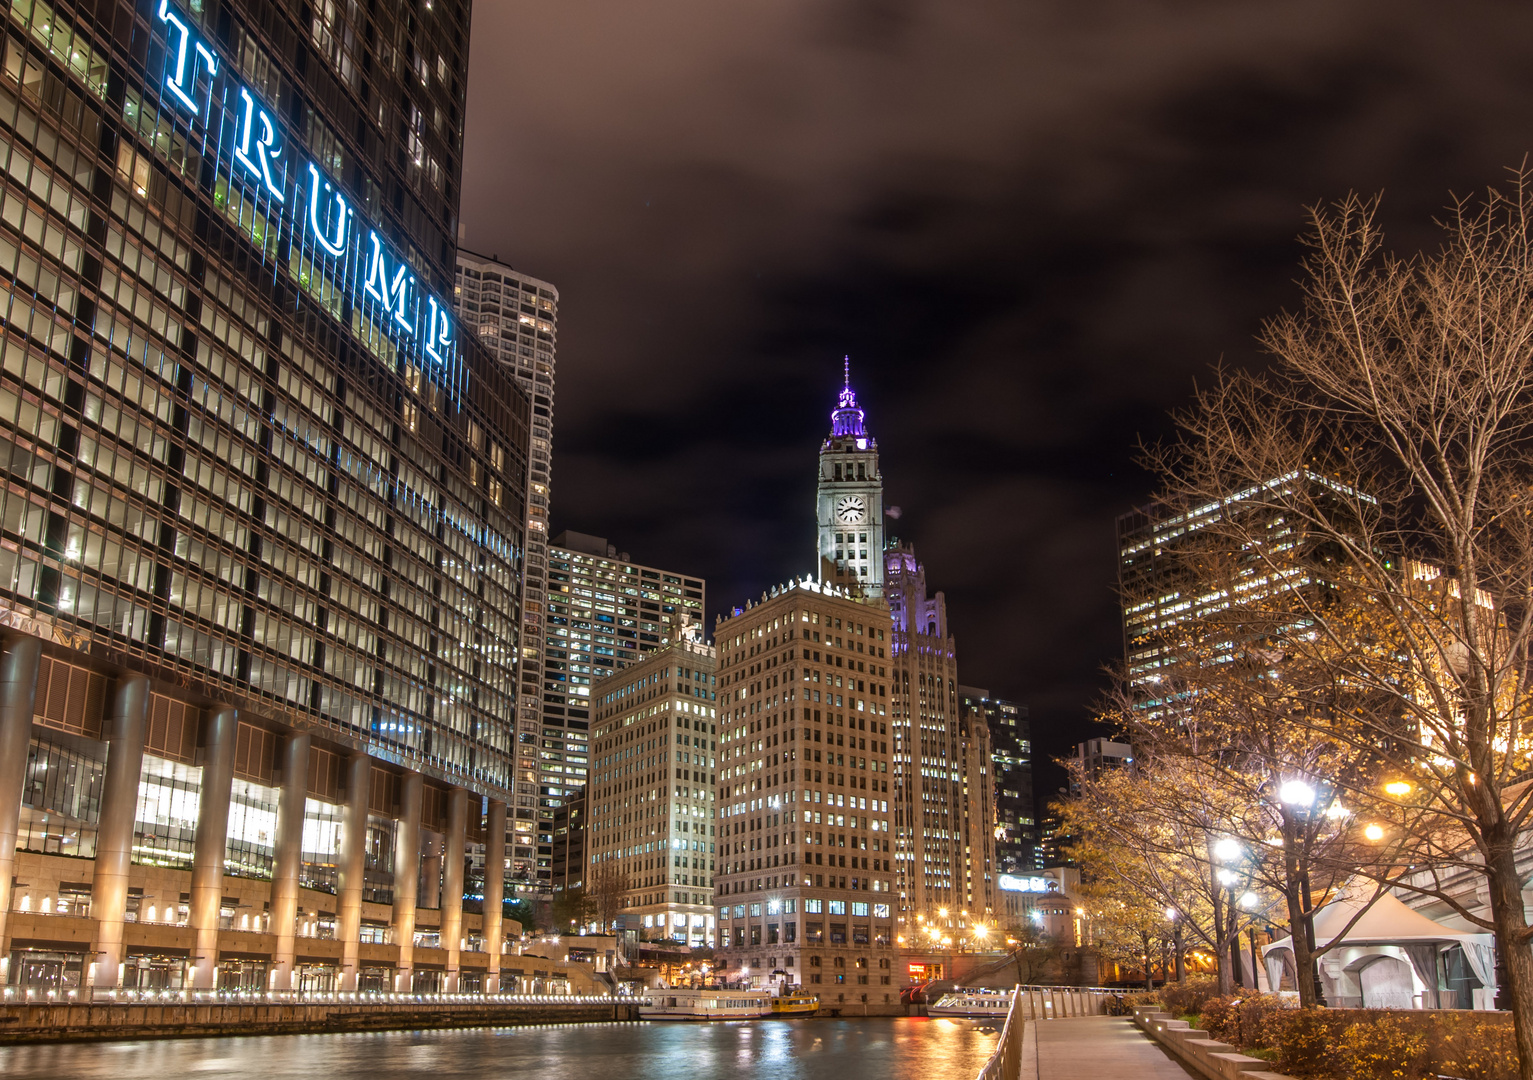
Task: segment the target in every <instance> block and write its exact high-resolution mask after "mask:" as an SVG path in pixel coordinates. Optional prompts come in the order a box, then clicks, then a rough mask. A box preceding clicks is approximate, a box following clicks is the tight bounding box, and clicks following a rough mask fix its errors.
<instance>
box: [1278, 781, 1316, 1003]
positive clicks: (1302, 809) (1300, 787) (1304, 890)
mask: <svg viewBox="0 0 1533 1080" xmlns="http://www.w3.org/2000/svg"><path fill="white" fill-rule="evenodd" d="M1316 797H1317V795H1316V792H1315V789H1314V787H1313V786H1312V785H1310V784H1309V783H1307V782H1306V781H1304V780H1287V781H1285V782H1284V783H1283V786H1282V787H1280V788H1279V789H1278V798H1279V799H1281V800H1282V801H1283V802H1284V803H1285V804H1286V805H1288V806H1290V807H1292V808H1293V810H1294V812H1295V813H1297V814H1299V815H1301V816H1308V814H1309V811H1310V810H1311V809H1312V808H1313V807H1314V805H1315V799H1316ZM1287 839H1288V841H1291V840H1292V838H1291V837H1290V838H1287ZM1299 888H1300V900H1301V901H1302V902H1303V904H1304V925H1303V927H1299V928H1295V933H1297V932H1298V930H1300V929H1302V930H1303V932H1304V941H1305V944H1306V945H1307V946H1308V947H1309V955H1310V963H1309V967H1310V970H1309V972H1308V973H1307V974H1308V977H1309V980H1310V986H1311V987H1313V989H1314V991H1315V1000H1316V1001H1317V1002H1318V1003H1319V1004H1321V1005H1324V1004H1325V994H1324V991H1323V990H1322V989H1321V984H1320V962H1319V961H1318V960H1316V959H1315V911H1314V903H1313V902H1312V901H1311V899H1310V891H1309V867H1307V866H1306V867H1304V868H1303V869H1302V870H1301V871H1300V872H1299Z"/></svg>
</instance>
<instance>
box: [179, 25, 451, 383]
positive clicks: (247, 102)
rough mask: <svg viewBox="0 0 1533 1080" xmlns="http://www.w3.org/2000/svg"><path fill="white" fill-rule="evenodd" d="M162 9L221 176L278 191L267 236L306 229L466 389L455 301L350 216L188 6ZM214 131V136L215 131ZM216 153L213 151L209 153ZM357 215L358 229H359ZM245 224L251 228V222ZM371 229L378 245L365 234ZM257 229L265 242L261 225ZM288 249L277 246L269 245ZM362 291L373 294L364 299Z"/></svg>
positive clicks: (188, 100) (339, 269) (339, 272)
mask: <svg viewBox="0 0 1533 1080" xmlns="http://www.w3.org/2000/svg"><path fill="white" fill-rule="evenodd" d="M157 11H158V14H159V18H160V21H161V22H162V23H164V25H165V28H166V30H165V33H166V42H167V47H166V60H165V86H166V88H167V89H169V90H170V93H171V95H172V97H174V99H175V100H176V101H178V102H179V103H180V104H181V105H182V106H184V107H185V108H186V110H187V111H188V112H190V113H191V114H192V115H191V116H190V117H189V118H188V119H189V121H190V123H191V126H192V128H193V134H194V136H195V135H200V136H201V137H202V138H203V141H204V142H205V143H206V142H216V143H217V144H218V150H217V155H216V160H217V162H218V165H219V169H220V173H221V174H222V171H223V170H224V168H225V167H226V166H227V170H228V175H227V177H223V176H222V175H221V176H220V182H223V180H224V179H227V180H228V182H230V183H233V182H235V181H237V180H239V181H243V180H244V179H245V177H247V176H248V177H249V178H251V180H252V181H253V184H259V185H260V186H261V187H264V188H265V189H266V190H267V192H269V193H270V196H271V205H269V206H268V207H267V208H266V212H267V213H268V214H270V215H271V219H270V220H269V221H268V225H270V226H273V227H274V228H273V231H272V232H270V233H269V234H268V235H269V236H271V237H273V238H275V237H277V236H278V235H280V234H279V233H278V232H276V231H275V227H280V226H281V225H291V227H292V229H293V231H292V233H290V234H289V235H290V236H291V237H292V241H291V242H292V243H293V244H302V245H303V246H304V249H305V250H311V249H308V247H307V245H308V243H309V240H308V238H307V237H305V236H303V235H301V234H303V233H304V232H307V233H308V234H309V236H311V237H312V238H313V245H314V247H316V248H318V249H319V250H321V251H323V252H324V253H325V255H327V256H328V257H329V258H331V259H335V260H337V262H336V263H335V264H334V265H332V266H330V267H327V268H326V269H325V270H324V277H325V279H326V280H328V281H332V282H333V284H334V286H335V287H336V289H338V290H339V291H340V292H342V293H345V294H347V295H349V296H350V297H351V298H352V299H353V300H355V301H356V302H357V304H358V308H359V311H360V313H362V317H363V318H365V319H366V320H368V321H369V322H370V323H371V324H373V325H374V326H376V327H377V329H378V330H380V331H383V332H384V333H386V334H388V335H389V336H390V337H392V338H393V339H394V344H395V345H396V346H397V347H398V348H399V350H400V352H401V354H402V356H404V357H406V358H408V359H409V361H410V362H412V363H415V364H418V365H419V366H421V367H423V368H424V367H434V369H435V371H434V373H433V378H434V379H435V380H436V381H438V382H440V384H441V385H442V386H443V387H445V388H447V389H448V391H449V392H450V393H453V394H460V393H462V388H463V386H464V380H465V379H466V378H467V372H465V371H464V369H463V367H462V364H461V358H460V357H458V356H457V355H456V354H457V343H456V340H455V338H454V326H455V321H454V319H453V317H452V312H451V308H449V307H448V306H447V304H446V303H445V302H444V301H443V300H442V299H441V298H440V297H438V296H435V295H433V294H432V293H431V292H430V291H429V290H426V291H425V294H424V296H417V295H416V290H417V288H418V286H417V284H416V279H415V273H414V269H413V268H412V267H411V266H410V264H409V262H408V261H407V260H406V259H404V258H400V257H399V256H398V255H396V254H395V253H394V251H393V250H392V249H390V248H389V246H388V244H387V243H386V242H385V241H384V240H383V238H382V237H381V236H380V235H379V234H378V233H377V232H376V231H375V230H372V229H369V228H368V227H367V222H366V220H365V218H363V219H362V220H358V221H355V222H354V221H353V220H352V219H353V217H354V216H355V210H354V209H353V208H352V206H351V204H350V202H349V201H348V200H347V198H346V196H345V195H343V194H342V193H341V190H340V187H339V185H337V184H333V183H331V181H330V180H329V178H328V177H327V176H326V175H325V174H324V173H323V172H321V170H320V169H319V167H318V165H317V164H316V163H315V162H314V161H312V160H308V159H306V158H304V157H296V156H294V154H292V153H287V152H285V151H287V149H288V148H287V145H286V139H287V135H288V134H289V133H288V131H287V130H286V129H285V128H284V127H283V125H282V123H281V121H280V119H279V115H280V114H277V113H273V112H272V111H270V110H268V109H267V108H266V107H265V105H264V104H263V102H262V101H261V100H260V99H259V98H258V97H256V96H255V94H254V93H253V92H252V91H251V90H250V89H249V88H248V87H246V86H244V85H242V84H241V83H240V82H239V80H238V77H237V75H235V74H234V73H222V74H221V73H220V67H219V60H218V57H217V56H216V55H214V54H213V52H211V51H210V50H209V48H208V46H207V45H205V44H204V43H203V42H202V41H201V40H200V39H199V37H198V36H197V35H198V30H197V27H196V24H195V23H194V22H193V21H192V20H191V19H189V18H188V17H186V16H184V15H182V14H180V13H179V12H178V11H177V10H176V8H174V7H173V6H172V5H171V2H170V0H159V5H158V8H157ZM199 77H201V78H205V79H206V85H207V91H206V94H205V95H204V94H203V92H202V90H201V89H200V88H199V86H198V82H197V80H198V78H199ZM165 100H166V101H169V100H170V98H166V99H165ZM226 110H228V111H230V112H232V113H233V121H234V124H233V128H232V131H231V129H230V128H229V127H227V126H225V125H224V123H223V121H222V117H223V116H224V115H225V111H226ZM215 116H216V117H218V118H219V121H218V123H217V125H216V126H217V130H216V132H212V133H209V132H207V131H206V130H201V131H199V130H198V129H199V126H204V127H205V126H206V125H208V124H209V123H210V122H211V119H212V118H213V117H215ZM210 134H211V135H212V136H213V138H212V139H209V138H208V136H209V135H210ZM231 135H232V137H230V136H231ZM209 157H210V158H211V157H214V155H213V154H211V153H210V154H209ZM289 160H292V161H293V162H294V164H293V169H292V170H291V171H292V173H293V204H294V205H293V208H292V213H293V216H292V219H291V221H290V220H289V219H288V217H287V213H286V206H287V179H288V173H289V170H288V167H287V163H288V161H289ZM299 163H302V164H303V165H306V166H307V167H308V170H309V191H308V198H309V205H308V207H307V213H308V221H307V222H306V223H305V222H303V221H302V220H301V219H300V218H299V215H300V214H301V213H303V212H304V210H303V208H302V207H301V206H299V204H300V203H301V202H302V201H303V197H304V192H303V180H302V178H301V177H300V176H299ZM220 205H223V206H224V209H225V210H226V212H227V211H231V210H232V207H230V206H228V205H226V204H225V203H224V202H223V201H222V200H221V201H220ZM241 209H243V207H242V208H241ZM241 220H242V222H243V221H244V219H241ZM354 224H355V225H356V226H357V227H356V228H352V226H353V225H354ZM244 228H245V231H247V232H250V226H249V225H248V224H246V225H245V226H244ZM364 234H366V236H367V239H368V245H370V248H369V247H368V246H367V245H364V244H363V243H362V236H363V235H364ZM251 235H254V236H256V239H257V240H258V241H261V242H262V243H263V245H264V243H265V241H264V240H263V239H262V237H261V236H260V235H259V234H256V233H251ZM280 250H281V249H280V247H279V248H276V249H274V251H272V252H271V254H274V255H275V254H276V251H280ZM263 257H264V254H263ZM276 257H277V258H281V257H282V256H281V255H276ZM290 265H291V264H290ZM293 271H294V273H296V274H298V275H299V277H300V281H301V284H303V285H305V286H310V287H312V286H311V279H310V278H309V277H308V276H307V273H306V272H305V271H303V270H302V269H301V268H299V267H296V266H294V267H293ZM363 294H365V295H366V296H367V297H369V298H371V300H372V301H373V302H372V303H369V302H368V301H367V300H365V299H364V296H363ZM327 303H328V300H327ZM380 355H381V353H380Z"/></svg>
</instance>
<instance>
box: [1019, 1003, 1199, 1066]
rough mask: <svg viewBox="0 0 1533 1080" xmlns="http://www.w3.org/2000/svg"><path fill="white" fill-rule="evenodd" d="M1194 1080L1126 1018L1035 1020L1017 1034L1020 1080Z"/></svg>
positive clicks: (1090, 1017) (1080, 1017)
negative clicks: (1020, 1048)
mask: <svg viewBox="0 0 1533 1080" xmlns="http://www.w3.org/2000/svg"><path fill="white" fill-rule="evenodd" d="M1194 1075H1196V1074H1194V1073H1191V1072H1188V1071H1187V1070H1186V1069H1184V1068H1183V1067H1182V1066H1181V1064H1180V1063H1179V1062H1177V1061H1176V1060H1175V1059H1173V1058H1171V1057H1169V1056H1168V1055H1167V1054H1166V1052H1165V1051H1163V1050H1162V1049H1161V1048H1160V1047H1159V1046H1157V1045H1156V1044H1155V1043H1153V1042H1151V1041H1150V1040H1149V1038H1147V1037H1146V1036H1145V1035H1144V1034H1142V1033H1141V1032H1140V1030H1139V1029H1138V1028H1136V1027H1135V1026H1134V1022H1133V1020H1132V1019H1130V1018H1128V1017H1122V1016H1077V1017H1069V1018H1066V1019H1063V1020H1039V1021H1035V1022H1031V1023H1029V1024H1028V1025H1027V1027H1026V1028H1025V1029H1024V1031H1023V1033H1022V1075H1021V1080H1187V1078H1188V1077H1189V1076H1194Z"/></svg>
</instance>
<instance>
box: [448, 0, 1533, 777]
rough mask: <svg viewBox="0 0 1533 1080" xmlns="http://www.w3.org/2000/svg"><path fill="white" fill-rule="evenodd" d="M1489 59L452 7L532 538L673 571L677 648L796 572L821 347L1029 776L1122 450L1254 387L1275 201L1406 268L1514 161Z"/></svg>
mask: <svg viewBox="0 0 1533 1080" xmlns="http://www.w3.org/2000/svg"><path fill="white" fill-rule="evenodd" d="M1530 43H1533V10H1530V9H1528V8H1527V7H1526V6H1525V5H1520V4H1513V3H1504V4H1491V3H1483V4H1482V3H1454V4H1443V3H1408V2H1406V3H1402V2H1393V0H1392V2H1384V3H1347V2H1338V0H1325V2H1278V0H1263V2H1260V3H1250V2H1218V3H1203V2H1196V0H1182V2H1160V3H1157V2H1152V0H1119V2H1097V0H1068V2H1053V3H1031V2H1018V0H1011V2H999V0H978V2H975V0H816V2H803V0H768V2H764V0H727V2H720V0H650V2H648V3H636V4H622V3H619V4H614V3H610V2H594V0H563V2H560V3H553V4H550V3H539V4H532V3H528V2H525V0H480V2H479V3H478V4H477V5H476V9H475V12H474V25H473V48H472V58H471V64H470V73H469V107H468V118H467V127H466V135H465V141H466V160H465V170H464V185H463V187H464V191H463V211H462V216H463V221H464V224H465V226H466V230H467V235H466V246H468V247H470V248H472V249H474V250H476V251H480V252H483V253H485V254H495V255H498V257H499V258H500V259H501V260H502V261H505V262H508V263H510V264H511V265H513V266H515V267H516V268H517V269H518V270H522V271H524V272H526V273H530V274H533V275H535V276H537V277H541V278H544V279H546V280H548V281H551V282H553V283H554V284H555V285H556V286H557V287H558V288H559V291H560V311H559V344H558V373H557V387H556V405H555V412H554V424H555V429H554V432H555V435H554V471H553V521H554V529H555V531H558V530H559V529H564V528H573V529H578V530H580V531H583V532H589V533H595V534H598V535H603V536H606V537H608V538H609V539H610V540H611V541H612V542H613V543H615V544H617V545H618V547H619V548H620V549H621V550H624V551H628V552H630V553H631V554H632V557H633V558H634V560H635V561H639V562H644V563H648V564H650V565H658V566H663V567H667V568H673V569H677V570H683V571H686V572H688V573H694V574H702V575H704V576H705V577H706V578H707V580H708V595H709V600H710V607H711V608H712V611H710V613H709V619H710V624H711V620H712V616H713V614H715V613H717V612H719V611H721V610H724V609H726V608H727V607H729V606H730V605H732V604H735V603H738V602H742V601H744V600H745V599H747V598H752V597H758V596H759V595H760V594H761V592H762V590H763V589H765V588H767V587H768V586H770V585H771V584H772V583H774V582H780V581H782V580H785V579H786V578H788V577H789V576H791V575H794V574H802V573H805V572H808V571H810V570H811V569H812V567H813V565H814V561H813V557H814V547H813V545H814V503H813V496H814V478H815V458H816V453H817V451H818V449H819V445H820V440H821V439H822V438H823V437H824V436H825V434H826V433H827V432H828V430H829V423H830V421H829V412H830V409H831V406H832V404H833V400H834V394H835V391H836V389H837V387H838V385H839V382H840V376H841V357H842V355H843V354H850V355H851V358H852V371H853V382H854V385H855V386H856V388H857V390H858V393H859V396H860V398H861V400H862V403H863V405H864V406H865V407H866V409H867V413H868V426H869V428H870V430H871V432H872V434H873V435H874V436H875V437H876V438H877V439H878V443H879V449H880V451H881V457H882V466H883V472H884V484H885V502H886V504H890V505H895V506H898V507H900V508H901V509H902V510H903V516H902V517H901V518H900V520H899V521H898V522H895V523H893V525H892V531H893V532H894V533H895V534H896V535H898V536H899V537H901V538H902V539H908V540H910V541H913V542H914V544H915V545H916V550H917V553H918V555H919V556H920V557H921V559H922V560H923V562H925V564H926V567H927V571H928V580H929V582H930V584H931V586H932V587H933V588H935V589H941V590H944V591H945V592H946V594H947V600H948V610H949V614H950V618H951V624H952V627H953V630H954V633H955V635H956V637H957V641H958V650H959V652H958V656H959V673H960V678H961V679H962V680H963V681H964V682H965V683H967V684H970V685H977V686H984V687H988V688H989V689H990V690H991V691H992V692H993V693H995V694H997V695H1000V696H1004V697H1009V698H1012V699H1014V700H1017V701H1020V702H1023V703H1025V704H1027V705H1029V706H1030V707H1031V709H1032V714H1033V717H1034V729H1035V735H1036V740H1037V742H1038V745H1039V748H1040V750H1041V752H1042V753H1044V754H1045V755H1058V754H1062V753H1065V752H1066V751H1067V749H1068V747H1069V746H1070V745H1072V744H1073V743H1074V742H1075V741H1076V740H1078V739H1079V738H1083V737H1086V736H1087V735H1088V734H1090V733H1091V729H1090V727H1089V724H1088V723H1087V718H1088V715H1089V713H1088V710H1089V707H1090V705H1091V703H1092V701H1093V699H1094V697H1095V696H1096V694H1097V693H1098V692H1099V691H1100V690H1101V688H1102V687H1103V685H1104V678H1103V675H1102V667H1103V665H1104V664H1107V663H1109V662H1111V661H1113V660H1115V659H1117V658H1119V657H1120V656H1121V653H1122V636H1121V630H1120V623H1119V618H1118V613H1117V608H1116V602H1115V596H1114V583H1115V580H1116V569H1115V560H1114V548H1113V528H1114V519H1115V517H1116V516H1117V515H1118V514H1119V513H1121V512H1123V511H1125V510H1128V509H1130V508H1131V507H1132V506H1134V505H1135V504H1137V503H1140V502H1143V501H1144V500H1145V499H1146V497H1147V496H1148V495H1149V494H1150V493H1151V491H1152V490H1153V482H1152V480H1151V478H1149V477H1147V476H1146V475H1144V474H1143V473H1142V472H1141V471H1140V470H1138V469H1137V468H1136V467H1135V465H1134V456H1135V446H1136V443H1137V442H1138V440H1140V439H1141V438H1143V439H1147V440H1155V439H1158V438H1161V437H1163V436H1164V435H1165V434H1166V433H1167V432H1168V430H1169V422H1168V419H1167V411H1168V410H1169V409H1171V408H1174V407H1176V406H1178V405H1181V404H1183V403H1185V401H1186V400H1187V396H1188V394H1189V392H1190V390H1191V389H1192V387H1193V385H1194V380H1196V379H1199V378H1205V377H1206V376H1207V373H1208V371H1209V369H1210V367H1211V365H1213V364H1215V363H1217V362H1219V361H1220V359H1221V358H1222V359H1223V360H1225V361H1226V362H1229V363H1234V364H1259V363H1261V362H1262V358H1261V356H1260V353H1259V350H1258V348H1257V346H1256V345H1255V342H1254V340H1253V339H1254V335H1255V334H1256V332H1257V330H1258V327H1259V323H1260V320H1261V319H1262V318H1263V317H1264V316H1265V315H1268V314H1271V313H1273V312H1275V311H1277V310H1278V309H1280V308H1282V307H1285V306H1288V307H1292V306H1294V305H1296V303H1297V300H1298V295H1299V294H1298V290H1297V287H1296V286H1295V285H1294V279H1295V278H1296V277H1297V274H1298V261H1299V258H1300V256H1301V254H1302V251H1301V247H1300V245H1299V244H1298V242H1297V239H1296V238H1297V235H1298V233H1299V232H1300V230H1301V229H1302V227H1303V208H1304V206H1306V205H1309V204H1313V203H1316V202H1322V201H1329V200H1333V199H1336V198H1339V197H1341V196H1343V195H1344V194H1346V193H1347V192H1348V191H1349V190H1354V189H1355V190H1358V191H1364V192H1370V193H1372V192H1379V191H1382V192H1384V195H1385V214H1384V220H1385V223H1386V226H1387V228H1388V229H1389V234H1390V238H1391V240H1392V242H1393V244H1394V246H1396V247H1397V248H1399V249H1402V250H1410V249H1412V248H1415V247H1420V246H1421V245H1424V244H1433V245H1435V244H1436V243H1437V239H1436V234H1435V232H1434V229H1433V226H1432V225H1431V219H1432V218H1433V216H1434V215H1436V214H1438V213H1439V212H1440V210H1441V208H1442V207H1443V206H1444V205H1445V204H1446V202H1447V201H1448V198H1449V194H1450V192H1454V193H1459V194H1470V193H1473V192H1474V191H1475V190H1476V189H1479V188H1483V187H1484V186H1486V185H1487V184H1491V183H1497V182H1499V181H1500V179H1501V178H1502V176H1503V175H1504V174H1503V169H1504V167H1505V166H1507V165H1511V164H1515V163H1517V162H1519V161H1521V160H1522V158H1523V156H1524V154H1525V153H1527V152H1528V150H1529V149H1530V148H1533V44H1530ZM1053 782H1055V781H1053V780H1048V781H1046V782H1045V783H1046V785H1047V784H1049V783H1053ZM1047 790H1048V788H1047V786H1045V791H1047Z"/></svg>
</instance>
